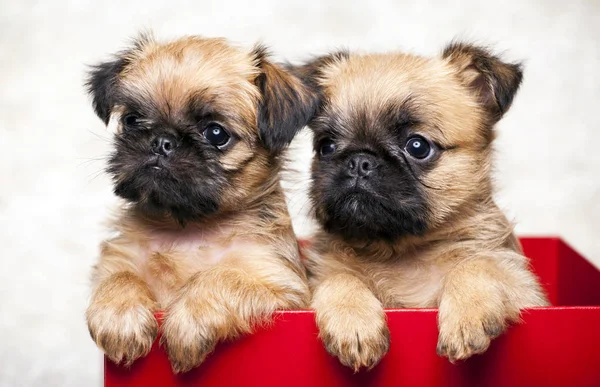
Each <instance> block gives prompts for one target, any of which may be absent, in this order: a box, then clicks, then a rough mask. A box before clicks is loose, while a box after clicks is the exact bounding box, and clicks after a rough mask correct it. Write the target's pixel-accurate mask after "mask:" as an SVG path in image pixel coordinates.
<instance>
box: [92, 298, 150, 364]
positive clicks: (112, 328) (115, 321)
mask: <svg viewBox="0 0 600 387" xmlns="http://www.w3.org/2000/svg"><path fill="white" fill-rule="evenodd" d="M86 318H87V324H88V329H89V331H90V334H91V336H92V339H94V341H95V342H96V344H97V345H98V347H100V349H102V350H103V351H104V353H105V354H106V356H107V357H108V358H109V359H110V360H112V361H113V362H115V363H120V362H121V361H124V364H125V365H126V366H130V365H131V364H132V363H133V362H134V361H135V360H137V359H138V358H140V357H143V356H146V355H147V354H148V353H149V352H150V350H151V349H152V344H153V343H154V340H155V339H156V336H157V333H158V322H157V321H156V318H155V317H154V315H153V313H152V311H150V310H149V309H148V308H146V307H144V306H142V305H133V306H130V307H123V306H121V305H119V306H115V305H101V306H98V305H91V306H90V307H89V308H88V310H87V312H86Z"/></svg>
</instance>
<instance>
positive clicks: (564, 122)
mask: <svg viewBox="0 0 600 387" xmlns="http://www.w3.org/2000/svg"><path fill="white" fill-rule="evenodd" d="M117 3H118V5H117ZM599 9H600V5H599V3H598V2H593V1H574V2H569V3H568V4H566V3H562V2H558V1H556V2H553V1H545V2H542V1H537V2H534V1H531V2H524V1H521V0H510V1H503V2H501V1H496V2H479V1H475V0H473V1H468V2H464V3H460V2H442V1H440V2H439V3H436V2H433V1H414V2H403V1H378V2H371V1H362V2H349V1H344V0H335V1H320V2H308V1H290V2H286V1H277V0H271V1H256V0H255V1H240V2H239V3H236V4H232V3H230V2H227V1H223V0H218V1H213V0H210V1H209V0H205V1H195V2H187V1H179V0H168V1H166V0H165V1H160V0H149V1H142V0H140V1H121V2H114V4H108V2H102V1H91V0H80V1H76V0H71V1H44V2H42V1H33V0H21V1H13V0H0V10H1V11H0V58H1V59H0V230H1V232H0V385H2V386H29V385H36V386H90V385H99V384H100V383H101V357H100V354H99V352H98V351H97V350H96V348H95V346H94V344H93V343H92V340H91V339H90V338H89V335H88V333H87V329H86V327H85V324H84V318H83V313H84V309H85V305H86V300H87V297H88V273H89V271H90V267H91V265H92V264H93V262H94V260H95V256H96V253H97V246H98V243H99V242H100V240H101V239H102V237H103V235H104V231H103V228H102V223H101V222H102V221H103V219H104V218H105V217H106V215H107V209H108V208H109V207H110V205H111V204H113V203H114V198H113V197H112V195H111V187H110V184H109V181H108V179H107V178H106V176H104V175H103V174H102V173H100V171H101V170H102V167H103V161H102V157H103V156H104V155H106V152H107V150H108V141H107V139H108V138H109V137H108V135H107V134H106V133H105V131H104V128H103V126H102V124H101V122H100V121H99V120H98V119H97V118H96V117H95V116H94V114H93V112H92V109H91V107H90V104H89V100H88V99H87V97H86V96H85V95H84V91H83V87H82V80H83V77H84V70H85V67H84V64H92V63H95V62H97V61H98V60H100V59H103V58H106V56H107V54H108V53H111V52H114V51H116V50H117V49H119V48H121V47H122V46H123V45H124V43H125V42H126V40H127V38H129V37H131V36H132V35H134V34H135V32H136V31H137V30H138V29H140V28H142V27H149V28H153V29H154V30H155V31H156V33H157V35H158V36H159V37H174V36H178V35H180V34H204V35H210V36H219V35H220V36H226V37H228V38H230V39H232V40H234V41H237V42H239V43H241V44H244V45H248V46H249V45H251V44H252V43H253V42H254V41H256V40H263V41H264V42H265V43H267V44H269V45H270V46H271V47H272V49H273V51H274V52H276V53H277V54H278V56H279V58H284V57H285V58H289V59H291V60H301V59H305V58H307V57H308V56H309V55H310V54H315V53H325V52H326V51H327V50H328V49H332V48H336V47H340V46H346V47H350V48H352V49H361V50H377V51H381V50H394V49H405V50H410V51H413V52H416V53H421V54H428V55H429V54H435V53H438V52H440V50H441V49H442V47H443V45H444V44H445V43H446V42H447V41H449V40H450V39H451V38H454V37H462V38H468V39H473V40H476V41H479V42H484V43H490V44H492V45H494V46H495V47H496V48H497V49H499V50H507V51H506V57H507V58H509V59H524V60H525V62H526V73H525V83H524V85H523V87H522V89H521V91H520V93H519V95H518V96H517V98H516V100H515V103H514V106H513V107H512V109H511V111H510V112H509V113H508V115H507V116H506V117H505V119H504V120H503V121H502V122H501V124H500V125H499V127H498V130H499V134H500V135H499V140H498V142H497V149H498V154H497V181H498V187H499V189H500V191H499V195H498V200H499V202H500V203H501V205H502V206H503V207H504V208H507V209H509V210H508V213H509V214H510V216H511V217H513V218H514V219H515V221H517V222H518V228H517V231H519V232H520V233H521V234H544V235H561V236H563V237H564V238H565V239H566V240H567V241H569V242H570V243H571V244H573V245H574V246H575V247H576V248H578V249H579V250H580V251H582V252H583V253H584V254H585V255H587V256H588V257H590V258H592V259H593V260H594V261H595V263H596V264H600V238H598V231H597V230H598V227H599V226H600V204H599V201H600V178H599V177H600V175H599V172H600V168H599V167H600V156H599V155H600V152H599V151H598V150H597V149H596V148H597V147H598V146H599V144H600V128H599V125H598V123H599V119H598V117H600V114H599V112H598V109H599V107H598V106H599V104H598V102H599V98H598V97H599V96H600V78H599V77H600V75H599V74H600V71H598V69H599V68H600V67H599V65H600V51H599V50H600V46H599V45H598V41H599V40H600V14H599ZM310 154H311V151H310V145H309V140H308V136H307V135H306V134H304V135H303V136H301V137H299V138H298V140H297V141H296V143H295V150H294V152H292V157H293V158H295V159H296V161H295V164H294V166H295V167H297V168H298V169H300V170H302V171H306V170H307V169H308V159H309V158H310ZM304 184H305V183H304V182H303V180H302V179H301V180H300V182H296V183H294V184H292V186H293V187H295V188H297V189H301V188H302V187H303V185H304ZM305 202H306V201H305V199H304V198H299V197H298V196H297V195H295V196H294V198H293V199H292V201H291V207H292V211H293V212H294V214H295V215H296V218H295V224H296V226H297V229H298V232H299V233H300V234H306V232H307V230H308V229H309V224H310V222H309V221H308V220H306V219H305V218H304V217H303V216H301V215H298V213H300V212H301V210H302V209H304V208H306V205H305Z"/></svg>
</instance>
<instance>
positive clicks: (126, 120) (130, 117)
mask: <svg viewBox="0 0 600 387" xmlns="http://www.w3.org/2000/svg"><path fill="white" fill-rule="evenodd" d="M122 121H123V124H125V125H127V126H133V127H135V126H139V125H140V124H141V117H140V115H139V114H137V113H128V114H126V115H125V116H123V120H122Z"/></svg>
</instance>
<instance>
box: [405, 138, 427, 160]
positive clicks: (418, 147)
mask: <svg viewBox="0 0 600 387" xmlns="http://www.w3.org/2000/svg"><path fill="white" fill-rule="evenodd" d="M406 151H407V152H408V153H409V154H410V155H411V156H412V157H414V158H416V159H424V158H426V157H427V156H429V154H430V153H431V145H429V142H427V140H425V139H424V138H423V137H420V136H417V137H412V138H410V139H409V140H408V142H407V143H406Z"/></svg>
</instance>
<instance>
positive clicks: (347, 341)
mask: <svg viewBox="0 0 600 387" xmlns="http://www.w3.org/2000/svg"><path fill="white" fill-rule="evenodd" d="M319 329H320V337H321V339H322V340H323V343H324V345H325V349H327V352H329V353H330V354H331V355H333V356H335V357H337V358H338V359H339V360H340V362H341V363H342V364H343V365H345V366H347V367H350V368H352V369H353V370H354V372H357V371H358V370H359V369H361V368H367V369H371V368H373V367H374V366H376V365H377V363H379V361H380V360H381V359H382V358H383V356H384V355H385V354H386V353H387V352H388V350H389V348H390V332H389V330H388V327H387V323H386V321H385V315H384V314H383V313H381V314H378V313H374V314H365V315H361V314H360V313H356V312H353V311H350V310H345V311H341V310H339V311H337V312H335V311H334V312H332V313H331V314H330V316H329V317H328V318H324V319H321V321H320V322H319Z"/></svg>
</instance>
